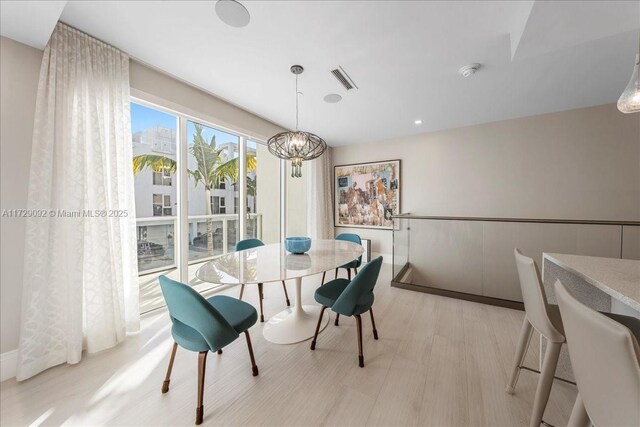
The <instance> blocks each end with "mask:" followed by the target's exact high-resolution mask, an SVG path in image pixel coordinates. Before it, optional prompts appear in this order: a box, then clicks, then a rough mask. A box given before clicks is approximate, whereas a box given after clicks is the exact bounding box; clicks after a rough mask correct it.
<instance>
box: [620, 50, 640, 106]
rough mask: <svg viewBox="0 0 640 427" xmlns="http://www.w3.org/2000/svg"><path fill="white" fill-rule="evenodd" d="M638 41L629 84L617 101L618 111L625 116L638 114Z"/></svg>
mask: <svg viewBox="0 0 640 427" xmlns="http://www.w3.org/2000/svg"><path fill="white" fill-rule="evenodd" d="M639 67H640V39H639V40H638V53H637V54H636V64H635V66H634V67H633V73H631V80H629V84H628V85H627V87H626V88H625V89H624V91H623V92H622V95H620V99H618V110H620V111H621V112H623V113H625V114H629V113H638V112H640V74H638V68H639Z"/></svg>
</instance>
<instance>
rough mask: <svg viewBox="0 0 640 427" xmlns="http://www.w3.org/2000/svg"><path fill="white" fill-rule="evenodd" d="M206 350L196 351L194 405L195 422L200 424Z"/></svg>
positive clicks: (202, 410)
mask: <svg viewBox="0 0 640 427" xmlns="http://www.w3.org/2000/svg"><path fill="white" fill-rule="evenodd" d="M208 353H209V352H208V351H201V352H200V353H198V406H197V407H196V424H202V414H203V413H204V405H203V403H202V401H203V400H204V373H205V369H206V367H207V354H208Z"/></svg>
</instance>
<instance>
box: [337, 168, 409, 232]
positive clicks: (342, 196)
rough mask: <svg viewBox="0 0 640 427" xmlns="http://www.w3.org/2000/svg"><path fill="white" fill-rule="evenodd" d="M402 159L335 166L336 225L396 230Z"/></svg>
mask: <svg viewBox="0 0 640 427" xmlns="http://www.w3.org/2000/svg"><path fill="white" fill-rule="evenodd" d="M400 167H401V164H400V160H399V159H398V160H382V161H376V162H365V163H352V164H345V165H336V166H334V167H333V185H334V215H333V220H334V225H335V226H336V227H356V228H373V229H378V230H393V219H392V215H397V214H399V213H400V212H401V211H400V192H401V189H402V186H401V179H400V178H401V169H400Z"/></svg>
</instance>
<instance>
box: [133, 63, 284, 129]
mask: <svg viewBox="0 0 640 427" xmlns="http://www.w3.org/2000/svg"><path fill="white" fill-rule="evenodd" d="M129 73H130V81H131V89H132V91H131V95H132V96H139V97H143V98H144V99H146V100H147V101H150V102H154V101H157V103H158V104H162V105H165V106H168V107H169V108H172V107H175V108H176V109H178V108H179V109H180V112H182V113H186V114H192V115H194V116H197V117H201V118H203V119H208V120H209V121H212V122H213V123H214V124H216V125H219V126H221V127H226V128H228V129H231V130H234V131H236V132H241V133H244V134H245V135H248V136H250V137H252V138H255V139H258V140H261V141H266V140H267V139H269V138H270V137H271V136H272V135H274V134H276V133H278V132H282V131H283V129H282V128H281V127H279V126H277V125H275V124H273V123H271V122H269V121H267V120H264V119H262V118H260V117H258V116H256V115H254V114H251V113H249V112H247V111H245V110H243V109H241V108H238V107H236V106H234V105H231V104H229V103H227V102H225V101H223V100H222V99H219V98H216V97H215V96H213V95H211V94H209V93H207V92H204V91H202V90H200V89H198V88H195V87H193V86H190V85H188V84H187V83H184V82H182V81H180V80H178V79H176V78H174V77H172V76H169V75H167V74H164V73H162V72H161V71H158V70H156V69H153V68H151V67H149V66H146V65H144V64H141V63H139V62H137V61H134V60H132V61H131V65H130V69H129Z"/></svg>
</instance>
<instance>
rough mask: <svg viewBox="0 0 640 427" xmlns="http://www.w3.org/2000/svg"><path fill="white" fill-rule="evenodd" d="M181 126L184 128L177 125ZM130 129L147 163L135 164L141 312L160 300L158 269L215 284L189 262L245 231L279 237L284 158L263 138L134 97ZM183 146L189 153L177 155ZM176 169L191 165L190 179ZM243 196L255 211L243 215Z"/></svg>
mask: <svg viewBox="0 0 640 427" xmlns="http://www.w3.org/2000/svg"><path fill="white" fill-rule="evenodd" d="M143 104H144V105H143ZM182 126H184V127H185V128H186V133H185V134H182V133H180V132H178V131H177V130H178V129H181V128H182ZM131 130H132V146H133V156H134V165H137V166H141V165H144V166H141V167H140V169H139V170H135V177H134V185H135V201H136V222H137V237H138V271H139V273H140V276H141V277H142V279H141V281H140V284H141V285H140V311H141V312H142V313H144V312H148V311H149V310H152V309H154V308H157V307H159V306H161V305H162V304H163V300H162V298H158V295H159V284H158V281H157V277H158V276H159V275H161V274H166V275H167V276H169V277H171V278H172V279H176V280H182V281H185V282H188V283H192V284H193V286H194V288H195V289H196V290H197V291H203V290H206V289H209V288H210V284H208V283H203V282H199V281H196V280H192V279H193V274H194V272H195V270H197V268H192V267H189V265H190V264H194V263H199V262H203V261H206V260H208V259H211V258H212V257H214V256H217V255H220V254H223V253H227V252H232V251H233V250H234V248H235V244H236V242H237V241H238V240H239V239H240V238H241V237H242V238H248V237H256V238H262V239H264V241H265V243H273V242H278V241H279V240H280V239H279V226H280V219H279V217H280V215H279V214H280V208H279V207H280V203H279V195H280V185H279V182H280V160H279V159H278V158H276V157H274V156H272V155H271V154H270V153H268V150H267V148H266V146H265V145H264V144H263V143H260V142H256V141H250V140H247V139H246V138H245V137H241V136H239V134H237V133H235V132H231V131H225V130H221V129H218V128H216V127H213V126H210V125H207V124H205V123H198V122H195V121H193V120H191V119H190V118H188V117H186V116H184V115H182V114H180V113H168V112H165V110H163V108H162V107H153V106H150V105H149V106H148V105H147V104H146V103H144V101H136V100H135V99H133V100H132V102H131ZM179 152H180V153H183V152H184V153H186V156H184V157H181V156H178V153H179ZM245 152H246V157H245V160H246V165H247V175H246V176H244V177H242V176H239V175H240V174H238V173H237V172H238V170H237V168H238V167H239V164H240V154H241V153H245ZM178 157H180V159H178ZM258 158H259V159H260V160H259V161H258ZM258 165H259V166H258ZM258 167H259V168H260V172H259V173H258ZM154 169H155V171H154ZM202 169H206V170H208V171H212V172H213V173H212V174H208V176H207V177H203V176H201V175H198V174H197V173H195V171H197V170H202ZM234 170H235V174H234ZM178 171H180V172H188V173H187V174H186V176H187V179H186V180H185V181H182V180H181V179H180V177H181V176H182V175H181V174H178V175H176V173H178ZM258 174H259V175H260V180H257V175H258ZM238 179H245V180H246V186H247V190H246V194H243V193H241V192H240V187H241V185H240V184H241V183H240V182H237V180H238ZM179 190H182V191H184V193H182V194H185V198H184V200H186V201H188V206H187V207H186V209H184V210H182V209H178V208H180V203H179V202H178V203H176V202H177V201H178V200H182V199H178V192H179ZM240 197H245V198H246V203H247V206H246V207H247V213H250V215H249V214H247V215H246V216H244V215H243V217H242V219H241V217H240V215H239V213H240V212H239V208H240V206H239V204H240V201H243V199H240ZM174 207H176V209H174ZM261 207H262V208H263V209H262V208H261ZM183 212H186V215H187V218H186V220H187V223H188V227H186V228H184V229H181V230H180V231H181V233H184V234H180V233H178V227H177V224H178V221H182V220H184V219H185V218H183V217H182V216H181V215H182V213H183ZM241 222H243V223H244V226H245V227H244V229H241V227H240V223H241ZM263 224H264V227H263ZM267 232H268V234H267ZM263 233H264V237H263ZM179 242H184V243H186V244H187V245H188V247H187V248H186V249H187V250H186V256H185V257H182V256H180V254H178V253H176V251H175V247H177V245H178V243H179ZM194 267H196V266H194Z"/></svg>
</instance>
